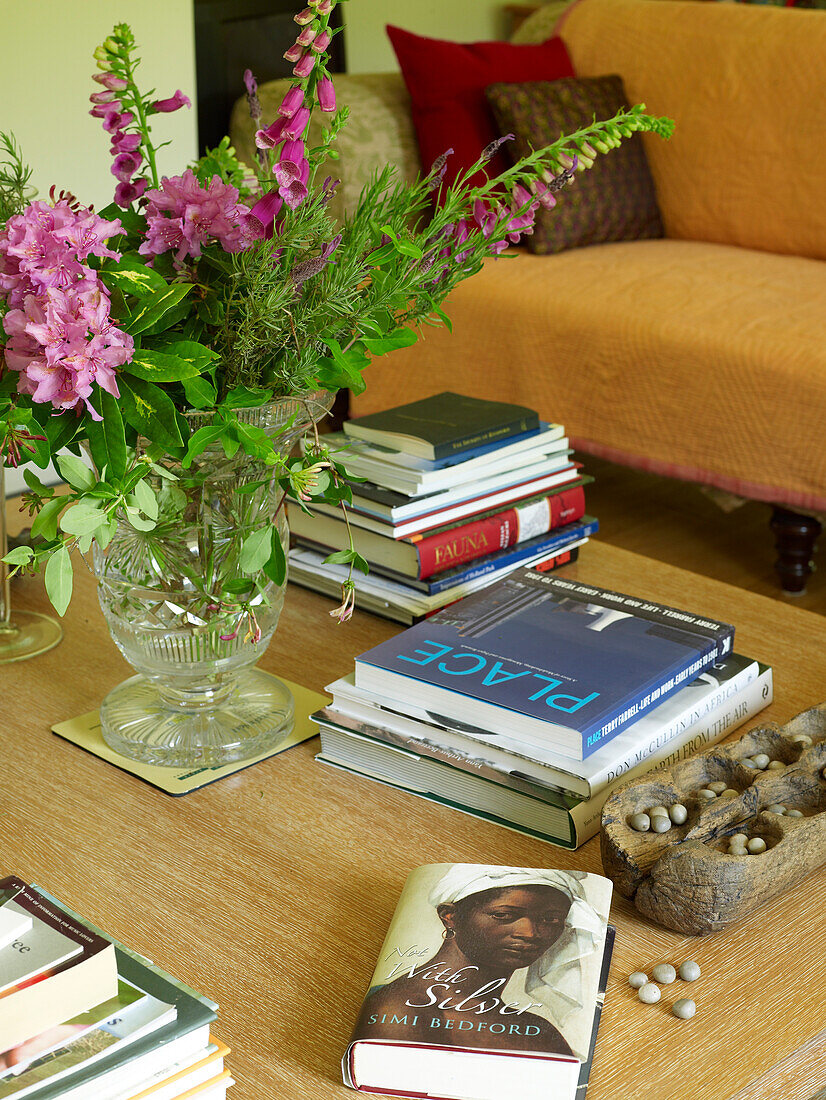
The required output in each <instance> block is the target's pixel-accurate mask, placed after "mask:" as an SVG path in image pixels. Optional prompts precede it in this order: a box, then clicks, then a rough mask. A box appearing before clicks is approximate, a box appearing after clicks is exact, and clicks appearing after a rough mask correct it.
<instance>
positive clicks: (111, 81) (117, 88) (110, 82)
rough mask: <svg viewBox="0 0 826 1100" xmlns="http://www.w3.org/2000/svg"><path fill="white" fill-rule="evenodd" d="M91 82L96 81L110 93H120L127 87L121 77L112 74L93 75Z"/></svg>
mask: <svg viewBox="0 0 826 1100" xmlns="http://www.w3.org/2000/svg"><path fill="white" fill-rule="evenodd" d="M92 80H96V81H97V83H98V84H102V85H103V86H104V88H108V89H109V90H110V91H111V92H122V91H124V89H125V88H128V87H129V85H128V84H127V82H126V81H125V80H124V79H123V77H122V76H115V74H114V73H95V74H94V76H93V77H92Z"/></svg>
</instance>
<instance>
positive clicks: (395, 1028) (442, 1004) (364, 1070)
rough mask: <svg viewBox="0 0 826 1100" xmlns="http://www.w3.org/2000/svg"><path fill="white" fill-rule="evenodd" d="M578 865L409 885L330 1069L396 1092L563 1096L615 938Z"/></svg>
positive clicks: (580, 1060)
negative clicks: (336, 1066)
mask: <svg viewBox="0 0 826 1100" xmlns="http://www.w3.org/2000/svg"><path fill="white" fill-rule="evenodd" d="M610 900H611V883H610V882H609V881H608V879H605V878H603V877H602V876H601V875H593V874H588V873H586V872H584V871H556V870H551V869H535V868H526V867H497V866H489V865H486V864H468V863H440V864H426V865H425V866H423V867H418V868H416V870H414V871H413V872H412V873H411V874H410V875H409V876H408V878H407V881H406V883H405V886H404V889H403V891H402V895H401V898H400V899H399V903H398V905H397V907H396V911H395V914H394V916H393V919H392V921H391V924H390V928H389V930H388V932H387V936H386V938H385V941H384V944H383V946H382V948H381V951H380V954H379V959H378V964H377V966H376V969H375V971H374V973H373V978H372V981H371V982H370V987H369V989H368V992H367V995H366V997H365V999H364V1003H363V1005H362V1009H361V1012H360V1014H359V1017H358V1020H357V1022H356V1025H355V1028H354V1031H353V1035H352V1037H351V1040H350V1043H349V1045H348V1047H347V1050H346V1052H345V1055H344V1058H343V1061H342V1074H343V1077H344V1081H345V1084H347V1085H350V1086H351V1087H352V1088H355V1089H360V1090H364V1091H368V1092H384V1093H389V1094H391V1095H395V1096H432V1097H444V1098H454V1097H459V1098H461V1100H533V1098H536V1100H540V1098H542V1100H546V1098H547V1097H550V1096H552V1097H554V1098H555V1100H573V1098H574V1097H575V1096H578V1097H579V1098H581V1096H582V1095H583V1093H584V1089H585V1086H586V1085H587V1079H588V1074H589V1072H590V1062H591V1057H592V1054H593V1048H594V1044H595V1041H596V1032H597V1028H598V1025H599V1016H600V1012H601V1007H602V1000H603V996H604V991H605V984H606V981H607V975H608V967H609V964H610V955H611V947H612V941H613V936H612V934H611V930H610V926H609V924H608V911H609V906H610Z"/></svg>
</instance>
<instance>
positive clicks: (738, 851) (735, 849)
mask: <svg viewBox="0 0 826 1100" xmlns="http://www.w3.org/2000/svg"><path fill="white" fill-rule="evenodd" d="M728 854H729V855H730V856H747V855H748V854H749V850H748V848H747V847H746V846H745V844H731V845H729V850H728Z"/></svg>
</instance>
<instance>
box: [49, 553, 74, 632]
mask: <svg viewBox="0 0 826 1100" xmlns="http://www.w3.org/2000/svg"><path fill="white" fill-rule="evenodd" d="M44 580H45V582H46V595H47V596H48V597H49V599H50V600H51V604H52V607H53V608H54V609H55V611H56V612H57V613H58V615H65V614H66V608H67V607H68V606H69V600H71V598H72V559H71V558H70V557H69V551H68V550H67V549H66V547H65V546H61V547H60V548H59V549H58V550H56V551H55V552H54V553H53V554H52V555H51V557H50V558H49V560H48V562H47V563H46V572H45V574H44Z"/></svg>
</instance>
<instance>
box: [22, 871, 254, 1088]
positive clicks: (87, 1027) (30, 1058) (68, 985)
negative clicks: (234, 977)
mask: <svg viewBox="0 0 826 1100" xmlns="http://www.w3.org/2000/svg"><path fill="white" fill-rule="evenodd" d="M216 1010H217V1005H215V1004H214V1003H213V1002H212V1001H209V1000H207V999H206V998H205V997H202V996H201V995H200V994H198V993H195V992H194V991H193V990H191V989H189V988H188V987H187V986H185V985H183V984H182V983H181V982H179V981H177V980H176V979H175V978H173V977H171V976H170V975H169V974H166V973H164V972H163V971H162V970H160V969H159V968H158V967H156V966H154V965H153V964H152V963H151V962H150V961H149V960H148V959H145V958H143V957H142V956H140V955H137V954H135V953H134V952H133V951H130V950H129V949H128V948H126V947H124V946H123V945H122V944H120V943H117V942H116V941H115V940H113V939H112V938H111V936H108V935H106V933H104V932H101V931H100V930H99V929H97V928H95V927H94V926H93V925H91V924H90V923H89V922H88V921H85V920H83V919H81V918H80V917H79V916H78V915H77V914H76V913H74V912H72V910H71V909H69V908H68V907H67V906H65V905H64V904H63V903H61V902H59V901H58V900H57V899H56V898H54V897H52V896H51V895H50V894H48V893H47V892H46V891H45V890H43V889H42V888H39V887H35V886H30V885H28V884H27V883H25V882H23V881H21V880H20V879H18V878H16V877H10V878H6V879H4V880H3V881H0V1050H2V1053H0V1097H1V1098H3V1100H5V1098H6V1097H11V1098H13V1100H24V1098H25V1100H53V1098H55V1097H60V1098H61V1100H92V1098H94V1100H138V1098H140V1100H173V1098H176V1097H184V1096H185V1097H186V1098H187V1100H223V1098H224V1097H225V1096H226V1092H227V1089H228V1087H229V1086H230V1085H232V1084H233V1081H232V1078H231V1077H230V1075H229V1072H228V1071H227V1070H225V1069H224V1058H225V1056H226V1055H227V1054H228V1053H229V1050H228V1048H227V1047H225V1046H224V1045H223V1044H221V1043H218V1042H216V1041H214V1040H212V1039H211V1038H210V1025H211V1024H212V1022H213V1021H214V1020H215V1018H216Z"/></svg>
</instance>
